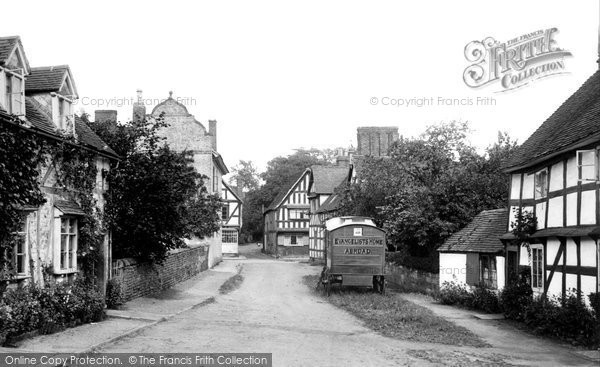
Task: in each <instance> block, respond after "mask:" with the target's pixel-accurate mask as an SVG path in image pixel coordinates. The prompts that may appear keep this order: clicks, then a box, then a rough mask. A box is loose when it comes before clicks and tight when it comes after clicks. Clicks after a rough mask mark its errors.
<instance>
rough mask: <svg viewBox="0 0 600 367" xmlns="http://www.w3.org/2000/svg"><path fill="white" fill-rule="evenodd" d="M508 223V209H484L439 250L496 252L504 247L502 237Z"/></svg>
mask: <svg viewBox="0 0 600 367" xmlns="http://www.w3.org/2000/svg"><path fill="white" fill-rule="evenodd" d="M507 225H508V209H495V210H485V211H482V212H481V213H479V214H477V216H476V217H475V218H473V220H472V221H471V222H470V223H469V224H467V226H466V227H465V228H463V229H461V230H460V231H458V232H456V233H454V234H453V235H452V236H450V238H448V239H447V240H446V242H444V244H443V245H441V246H440V247H439V248H438V251H440V252H484V253H496V252H498V251H501V250H502V249H503V248H504V246H503V244H502V242H501V241H500V237H501V236H502V235H504V234H505V233H506V228H507Z"/></svg>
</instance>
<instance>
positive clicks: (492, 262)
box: [479, 255, 498, 289]
mask: <svg viewBox="0 0 600 367" xmlns="http://www.w3.org/2000/svg"><path fill="white" fill-rule="evenodd" d="M479 261H480V263H479V268H480V269H481V274H480V275H481V277H480V279H481V284H482V285H484V286H485V287H488V288H492V289H496V288H497V287H498V285H497V281H496V279H497V278H496V276H497V273H496V256H493V255H481V256H480V258H479Z"/></svg>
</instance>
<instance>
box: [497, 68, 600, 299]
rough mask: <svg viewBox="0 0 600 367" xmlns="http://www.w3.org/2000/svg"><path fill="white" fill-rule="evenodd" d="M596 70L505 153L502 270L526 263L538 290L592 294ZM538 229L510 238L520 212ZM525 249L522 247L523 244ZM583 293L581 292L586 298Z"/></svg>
mask: <svg viewBox="0 0 600 367" xmlns="http://www.w3.org/2000/svg"><path fill="white" fill-rule="evenodd" d="M599 153H600V71H597V72H596V73H594V74H593V75H592V76H591V77H590V78H589V79H588V80H587V81H586V82H585V83H584V84H583V85H582V86H581V87H580V88H579V90H577V91H576V92H575V93H574V94H573V95H572V96H571V97H569V98H568V99H567V100H566V101H565V102H564V103H563V104H562V105H561V106H560V107H559V108H558V110H556V112H554V113H553V114H552V115H551V116H550V117H549V118H548V119H547V120H546V121H545V122H544V123H543V124H542V125H541V126H540V127H539V128H538V129H537V130H536V131H535V132H534V133H533V134H532V135H531V136H530V137H529V138H528V139H527V140H526V141H525V142H524V143H523V145H521V146H520V147H519V148H518V150H517V151H516V152H515V153H514V154H513V155H512V156H511V158H510V159H509V161H508V162H507V164H506V172H507V173H508V174H509V175H510V197H509V200H508V204H509V206H510V214H511V218H510V219H509V220H507V221H506V222H505V229H506V232H507V233H506V234H505V235H504V236H502V239H503V241H504V245H505V249H506V256H507V262H506V267H507V269H506V272H507V273H510V272H517V271H519V267H521V270H523V268H527V267H529V269H530V273H531V287H532V289H533V290H534V292H536V293H538V294H548V295H558V296H561V295H564V294H565V293H566V292H567V290H569V289H576V290H579V291H580V292H581V293H582V294H584V295H587V294H589V293H591V292H598V285H599V279H600V277H599V273H598V269H599V266H598V263H599V261H600V259H599V258H600V248H599V245H598V240H599V238H600V195H599V190H600V174H599V173H600V166H599V159H598V158H599ZM519 210H521V211H524V212H529V213H533V215H534V216H535V218H537V231H536V232H535V233H533V234H530V236H529V238H528V240H527V241H526V243H523V244H521V245H515V244H514V241H513V240H514V236H513V234H512V232H511V224H512V223H515V222H516V218H515V216H514V215H515V214H517V213H518V211H519ZM526 245H528V247H529V251H530V253H528V248H527V246H526ZM585 298H587V297H585Z"/></svg>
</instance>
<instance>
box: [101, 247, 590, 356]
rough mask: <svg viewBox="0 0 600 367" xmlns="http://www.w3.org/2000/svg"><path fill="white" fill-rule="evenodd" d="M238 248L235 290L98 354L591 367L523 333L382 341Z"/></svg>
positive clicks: (292, 269)
mask: <svg viewBox="0 0 600 367" xmlns="http://www.w3.org/2000/svg"><path fill="white" fill-rule="evenodd" d="M241 249H242V255H245V257H246V259H244V260H225V261H227V262H229V261H236V262H239V263H242V264H243V270H242V274H243V276H244V281H243V283H242V284H241V287H240V288H239V289H237V290H234V291H233V292H231V293H229V294H226V295H218V296H216V297H215V302H213V303H209V304H206V305H204V306H201V307H197V308H194V309H191V310H189V311H186V312H183V313H181V314H179V315H177V316H175V317H174V318H172V319H170V320H167V321H165V322H161V323H158V324H156V325H154V326H152V327H150V328H146V329H144V330H142V331H141V332H139V333H136V334H134V335H132V336H129V337H126V338H123V339H120V340H118V341H116V342H114V343H111V344H108V345H104V346H102V347H101V348H100V349H98V350H97V351H98V352H130V351H132V350H135V351H137V352H142V353H143V352H148V353H150V352H189V353H194V352H195V353H205V352H236V353H237V352H240V353H241V352H266V353H273V364H274V365H275V366H398V365H419V366H420V365H511V364H516V365H593V363H591V362H589V361H586V360H584V359H581V358H579V357H577V356H576V355H574V354H571V353H570V352H569V350H567V349H564V348H561V347H559V346H557V345H553V344H551V343H550V344H549V343H544V342H542V341H538V340H537V339H536V338H533V337H529V336H526V335H524V334H515V333H512V334H511V333H510V332H509V333H507V332H506V331H505V332H503V333H497V334H498V335H491V334H490V330H494V329H493V328H491V329H486V328H483V329H481V332H482V334H486V333H487V335H484V336H483V337H484V338H485V337H492V338H495V337H497V338H496V339H494V344H495V347H494V348H473V347H455V346H451V345H440V344H427V343H414V342H410V341H401V340H395V339H391V338H387V337H384V336H381V335H379V334H378V333H376V332H373V331H371V330H369V329H367V328H365V327H364V326H362V322H361V321H360V320H358V319H356V318H355V317H354V316H352V315H350V314H348V313H347V312H345V311H343V310H340V309H338V308H336V307H335V306H333V305H331V304H329V303H327V302H326V301H323V300H321V299H319V298H318V297H317V296H315V295H314V294H311V291H310V289H309V288H308V287H307V286H306V285H305V284H303V282H302V278H303V276H304V275H306V274H317V273H318V272H319V271H320V268H319V267H317V266H310V265H308V264H305V263H300V262H295V261H281V260H275V259H273V258H269V257H267V256H264V255H262V254H260V253H259V252H258V247H256V246H255V245H250V246H244V247H241ZM460 315H461V311H457V318H460V317H458V316H460ZM480 322H486V321H480ZM488 322H490V321H488ZM475 327H477V326H475ZM498 340H499V341H498ZM502 340H505V342H504V344H502ZM486 341H488V340H486Z"/></svg>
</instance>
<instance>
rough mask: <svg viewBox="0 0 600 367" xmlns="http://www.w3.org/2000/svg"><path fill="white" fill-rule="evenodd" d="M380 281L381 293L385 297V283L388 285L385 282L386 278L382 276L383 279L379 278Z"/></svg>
mask: <svg viewBox="0 0 600 367" xmlns="http://www.w3.org/2000/svg"><path fill="white" fill-rule="evenodd" d="M379 279H381V284H380V292H381V294H382V295H384V296H385V288H386V286H385V283H386V282H385V277H384V276H383V275H382V276H381V277H379Z"/></svg>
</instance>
